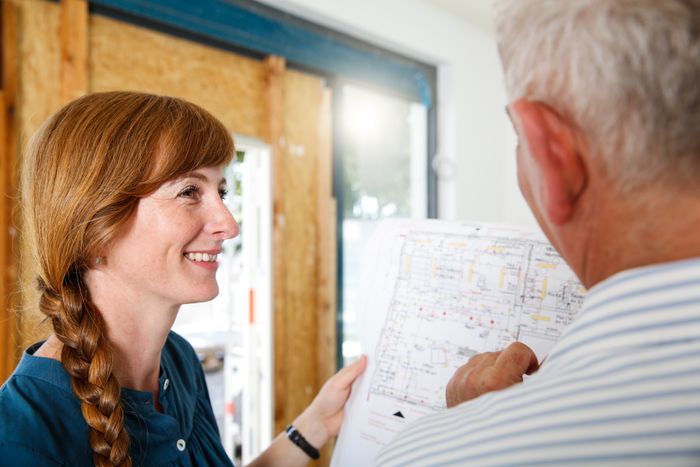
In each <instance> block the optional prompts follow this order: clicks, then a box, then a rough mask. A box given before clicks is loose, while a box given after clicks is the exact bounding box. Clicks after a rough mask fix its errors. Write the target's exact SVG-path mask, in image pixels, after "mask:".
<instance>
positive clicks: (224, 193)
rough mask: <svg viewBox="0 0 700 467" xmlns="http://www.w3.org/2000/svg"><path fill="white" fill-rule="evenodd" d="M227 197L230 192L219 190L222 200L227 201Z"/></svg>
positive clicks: (223, 189) (224, 189)
mask: <svg viewBox="0 0 700 467" xmlns="http://www.w3.org/2000/svg"><path fill="white" fill-rule="evenodd" d="M226 195H228V190H227V189H226V188H219V196H220V197H221V199H226Z"/></svg>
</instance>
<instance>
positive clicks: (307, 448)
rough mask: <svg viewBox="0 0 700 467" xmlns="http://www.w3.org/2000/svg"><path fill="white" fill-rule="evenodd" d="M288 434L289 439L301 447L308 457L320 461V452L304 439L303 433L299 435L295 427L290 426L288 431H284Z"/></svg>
mask: <svg viewBox="0 0 700 467" xmlns="http://www.w3.org/2000/svg"><path fill="white" fill-rule="evenodd" d="M284 431H285V432H286V433H287V438H289V440H290V441H291V442H292V443H294V444H296V445H297V446H299V448H300V449H301V450H302V451H304V452H305V453H306V455H307V456H309V457H310V458H312V459H318V458H319V457H321V454H320V453H319V452H318V449H316V448H315V447H313V446H311V445H310V444H309V442H308V441H306V438H304V437H303V436H302V435H301V433H299V430H297V429H296V428H294V425H289V426H288V427H287V429H286V430H284Z"/></svg>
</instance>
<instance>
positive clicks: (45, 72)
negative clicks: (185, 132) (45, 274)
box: [12, 0, 61, 347]
mask: <svg viewBox="0 0 700 467" xmlns="http://www.w3.org/2000/svg"><path fill="white" fill-rule="evenodd" d="M12 1H13V3H14V4H15V5H16V11H17V19H18V21H17V23H18V24H17V49H18V62H17V67H18V70H17V75H18V76H17V82H18V84H17V121H18V129H19V135H18V139H19V153H18V155H17V157H18V162H19V164H18V165H21V162H22V154H23V153H24V150H25V148H26V146H27V143H28V141H29V139H30V138H31V136H32V135H33V134H34V133H35V132H36V130H37V129H38V128H39V126H40V125H41V124H42V123H43V122H44V120H46V119H47V118H48V117H49V116H50V115H51V114H52V113H53V112H55V111H56V110H58V108H59V107H60V106H61V88H60V79H59V76H60V60H61V57H60V43H59V40H58V37H59V34H60V32H59V27H60V9H59V6H58V4H55V3H48V2H35V1H23V0H12ZM19 232H20V236H19V243H20V251H19V256H20V257H19V258H18V265H19V274H20V281H19V285H18V289H19V293H20V296H21V298H20V300H19V303H18V305H20V306H22V307H23V308H24V310H23V311H24V312H23V313H22V315H21V319H20V320H19V327H20V330H21V336H20V343H21V346H22V347H26V345H27V344H28V343H31V342H33V341H35V340H37V339H38V338H40V337H44V336H46V334H47V333H48V326H47V323H45V322H44V317H43V316H42V315H41V314H40V313H38V311H36V310H37V303H38V295H37V292H36V288H35V282H34V280H33V278H34V273H33V269H32V266H31V263H30V262H29V261H27V258H25V257H23V256H22V255H23V252H26V251H29V250H28V248H27V247H26V245H24V244H23V241H24V238H23V237H22V235H21V226H19Z"/></svg>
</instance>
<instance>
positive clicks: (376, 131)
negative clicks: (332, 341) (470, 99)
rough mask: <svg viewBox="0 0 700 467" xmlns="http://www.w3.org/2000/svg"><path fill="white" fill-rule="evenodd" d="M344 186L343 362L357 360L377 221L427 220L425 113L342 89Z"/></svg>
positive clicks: (387, 98)
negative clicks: (367, 254)
mask: <svg viewBox="0 0 700 467" xmlns="http://www.w3.org/2000/svg"><path fill="white" fill-rule="evenodd" d="M340 97H341V102H342V111H341V116H340V122H339V123H340V125H341V138H340V141H339V145H340V152H341V155H342V157H341V159H342V164H343V174H344V186H343V204H342V206H341V209H342V215H343V224H342V229H343V232H342V234H343V235H342V238H343V245H342V252H343V258H342V261H343V276H342V288H343V293H342V297H343V303H342V310H343V316H342V320H343V341H342V342H343V348H342V353H343V358H344V360H345V361H348V360H351V359H353V358H355V357H356V356H357V355H359V352H360V347H359V342H358V340H357V324H358V323H357V322H356V312H355V310H356V309H357V308H356V307H357V306H358V305H359V300H360V298H361V296H362V294H361V290H359V282H360V274H361V272H362V270H361V268H362V259H363V256H364V248H365V243H366V241H367V239H368V238H369V237H370V236H371V235H372V232H373V230H374V227H375V225H376V223H377V221H378V220H379V219H383V218H389V217H412V218H425V217H427V207H428V199H427V198H428V188H427V180H428V174H427V110H426V108H425V107H424V106H423V105H421V104H418V103H415V102H412V101H408V100H404V99H400V98H396V97H393V96H387V95H384V94H380V93H377V92H373V91H370V90H368V89H364V88H361V87H358V86H355V85H345V86H343V87H342V90H341V96H340Z"/></svg>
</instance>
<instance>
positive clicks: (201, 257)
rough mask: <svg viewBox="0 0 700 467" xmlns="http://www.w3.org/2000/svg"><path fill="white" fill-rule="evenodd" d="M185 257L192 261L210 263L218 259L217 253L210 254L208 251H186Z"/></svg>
mask: <svg viewBox="0 0 700 467" xmlns="http://www.w3.org/2000/svg"><path fill="white" fill-rule="evenodd" d="M185 257H186V258H187V259H189V260H190V261H205V262H208V263H213V262H214V261H216V257H217V255H210V254H208V253H186V254H185Z"/></svg>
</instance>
